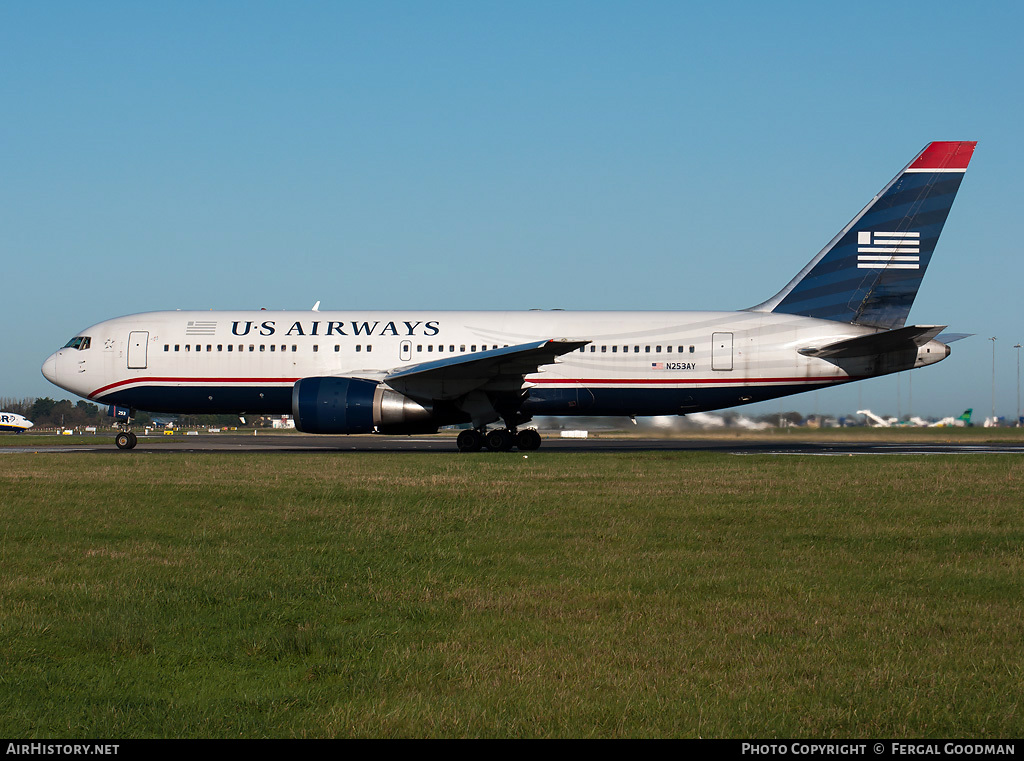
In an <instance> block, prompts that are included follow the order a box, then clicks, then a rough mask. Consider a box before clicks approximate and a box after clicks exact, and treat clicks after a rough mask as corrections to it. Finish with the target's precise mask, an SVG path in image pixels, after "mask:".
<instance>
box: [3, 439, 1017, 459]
mask: <svg viewBox="0 0 1024 761" xmlns="http://www.w3.org/2000/svg"><path fill="white" fill-rule="evenodd" d="M26 452H35V453H39V454H44V453H49V454H67V453H76V452H119V450H117V449H116V448H115V447H114V444H113V437H112V436H106V435H99V436H88V437H75V439H74V440H73V441H69V442H67V443H64V442H62V443H61V444H54V445H48V446H10V447H0V454H2V453H8V454H14V453H26ZM174 452H240V453H241V452H322V453H324V454H325V455H326V454H330V453H340V452H420V453H425V452H430V453H437V454H439V455H440V454H446V455H451V456H457V457H488V456H493V457H508V456H511V455H515V454H518V453H517V452H515V451H513V452H497V453H489V452H487V451H484V452H479V453H475V454H460V453H459V452H458V451H457V450H456V448H455V439H454V438H453V437H450V436H308V435H302V434H266V435H262V436H261V435H258V434H257V435H255V436H254V435H235V434H211V435H200V436H177V437H174V438H173V439H170V440H167V439H165V438H164V437H163V436H155V435H154V436H139V443H138V446H137V447H136V448H135V449H134V450H130V451H123V452H119V453H120V454H122V455H124V456H126V457H130V456H133V455H141V454H147V453H148V454H153V453H174ZM545 452H573V453H587V452H593V453H600V452H720V453H725V454H733V455H780V456H785V455H789V456H792V455H805V456H816V457H825V456H831V457H841V456H855V455H856V456H860V455H970V454H1016V455H1020V454H1024V442H1022V443H1016V442H955V441H947V442H938V441H928V442H913V441H910V442H894V441H877V440H875V441H808V440H794V441H785V440H782V438H781V437H780V438H773V439H763V438H755V437H750V438H744V437H743V436H742V435H737V437H736V438H735V439H732V438H730V439H724V438H701V437H698V438H689V439H688V438H678V439H673V438H633V437H629V438H627V437H621V438H617V437H614V436H610V435H609V436H602V437H600V438H588V439H563V438H557V437H545V438H544V443H543V445H542V447H541V449H540V450H538V451H537V452H531V453H529V454H531V455H535V454H543V453H545Z"/></svg>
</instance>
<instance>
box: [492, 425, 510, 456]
mask: <svg viewBox="0 0 1024 761" xmlns="http://www.w3.org/2000/svg"><path fill="white" fill-rule="evenodd" d="M513 446H515V438H514V437H513V436H512V432H511V431H509V430H508V429H507V428H495V429H494V430H493V431H490V432H489V433H488V434H487V448H488V449H490V450H491V451H492V452H508V451H511V449H512V447H513Z"/></svg>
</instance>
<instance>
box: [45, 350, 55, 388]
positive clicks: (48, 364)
mask: <svg viewBox="0 0 1024 761" xmlns="http://www.w3.org/2000/svg"><path fill="white" fill-rule="evenodd" d="M42 370H43V377H44V378H46V380H48V381H50V383H52V384H54V385H55V386H56V385H58V384H57V353H56V352H54V353H53V354H51V355H50V356H49V357H47V358H46V361H45V362H43V367H42Z"/></svg>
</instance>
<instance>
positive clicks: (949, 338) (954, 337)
mask: <svg viewBox="0 0 1024 761" xmlns="http://www.w3.org/2000/svg"><path fill="white" fill-rule="evenodd" d="M973 335H975V334H974V333H939V334H938V335H937V336H935V340H936V341H940V342H942V343H944V344H951V343H953V342H954V341H962V340H964V339H965V338H970V337H971V336H973Z"/></svg>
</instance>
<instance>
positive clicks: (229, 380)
mask: <svg viewBox="0 0 1024 761" xmlns="http://www.w3.org/2000/svg"><path fill="white" fill-rule="evenodd" d="M297 380H299V379H298V378H165V377H149V378H128V379H127V380H122V381H117V382H116V383H110V384H108V385H106V386H103V387H102V388H98V389H96V390H95V391H93V392H92V393H91V394H89V398H90V399H92V398H93V397H94V396H96V395H97V394H102V393H104V392H106V391H110V390H111V389H115V388H119V387H120V386H129V385H132V384H135V383H232V384H247V385H248V384H281V383H295V381H297Z"/></svg>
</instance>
